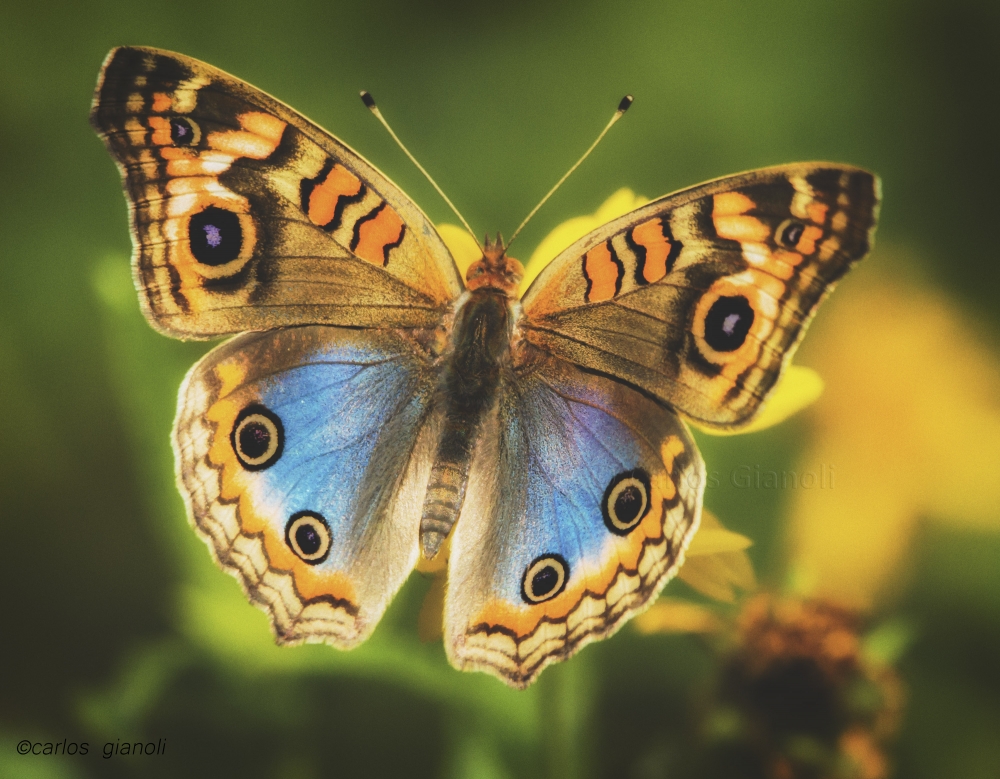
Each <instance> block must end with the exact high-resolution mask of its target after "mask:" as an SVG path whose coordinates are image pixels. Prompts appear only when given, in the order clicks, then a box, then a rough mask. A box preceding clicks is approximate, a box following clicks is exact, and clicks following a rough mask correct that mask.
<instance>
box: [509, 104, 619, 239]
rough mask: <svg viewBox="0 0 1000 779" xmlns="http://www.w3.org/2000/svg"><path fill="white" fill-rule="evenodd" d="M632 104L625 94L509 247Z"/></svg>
mask: <svg viewBox="0 0 1000 779" xmlns="http://www.w3.org/2000/svg"><path fill="white" fill-rule="evenodd" d="M630 105H632V95H625V97H623V98H622V99H621V102H620V103H619V104H618V110H617V111H615V115H614V116H612V117H611V121H610V122H608V124H607V126H605V128H604V129H603V130H601V134H600V135H598V136H597V140H595V141H594V142H593V143H592V144H590V148H589V149H587V151H585V152H584V153H583V156H582V157H581V158H580V159H578V160H577V161H576V164H575V165H574V166H573V167H572V168H570V169H569V170H567V171H566V173H565V175H564V176H563V177H562V178H561V179H559V181H557V182H556V185H555V186H554V187H552V189H550V190H549V192H548V194H547V195H546V196H545V197H543V198H542V201H541V202H540V203H539V204H538V205H537V206H535V207H534V208H533V209H531V213H530V214H528V215H527V216H526V217H524V221H523V222H521V225H520V227H518V228H517V229H516V230H515V231H514V234H513V235H512V236H511V237H510V241H508V243H507V248H510V245H511V244H512V243H514V239H515V238H517V235H518V233H520V232H521V230H523V229H524V226H525V225H526V224H528V222H530V221H531V217H533V216H534V215H535V214H537V213H538V209H539V208H541V207H542V206H544V205H545V202H546V201H547V200H548V199H549V198H550V197H552V196H553V195H554V194H555V192H556V190H557V189H559V187H561V186H562V185H563V182H564V181H565V180H566V179H568V178H569V177H570V175H571V174H572V173H573V171H574V170H576V169H577V168H579V167H580V165H581V163H582V162H583V161H584V160H585V159H587V157H589V156H590V153H591V152H592V151H593V150H594V149H595V148H597V144H599V143H600V142H601V139H602V138H603V137H604V136H605V135H607V134H608V130H610V129H611V128H612V127H613V126H614V124H615V122H617V121H618V120H619V119H621V118H622V117H623V116H624V115H625V112H626V111H628V108H629V106H630Z"/></svg>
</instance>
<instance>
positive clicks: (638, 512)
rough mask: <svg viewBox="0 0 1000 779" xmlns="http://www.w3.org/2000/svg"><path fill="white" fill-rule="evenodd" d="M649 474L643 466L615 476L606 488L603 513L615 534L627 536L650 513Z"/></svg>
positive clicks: (602, 505)
mask: <svg viewBox="0 0 1000 779" xmlns="http://www.w3.org/2000/svg"><path fill="white" fill-rule="evenodd" d="M649 495H650V489H649V474H648V473H646V471H645V470H643V469H642V468H636V469H635V470H632V471H625V472H624V473H619V474H618V475H617V476H615V477H614V478H613V479H612V480H611V482H610V483H609V484H608V488H607V489H606V490H604V499H603V500H602V501H601V513H602V514H603V515H604V524H605V525H607V526H608V530H610V531H611V532H612V533H614V534H615V535H619V536H625V535H628V534H629V533H630V532H632V530H634V529H635V528H636V527H638V525H639V523H640V522H642V520H643V518H644V517H645V516H646V514H648V513H649V505H650V504H649Z"/></svg>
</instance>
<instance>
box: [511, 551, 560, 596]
mask: <svg viewBox="0 0 1000 779" xmlns="http://www.w3.org/2000/svg"><path fill="white" fill-rule="evenodd" d="M568 579H569V565H568V564H567V562H566V559H565V558H564V557H563V556H562V555H559V554H543V555H542V556H541V557H536V558H535V559H534V560H533V561H532V563H531V565H529V566H528V569H527V570H526V571H525V572H524V579H523V580H522V581H521V597H522V598H523V599H524V601H525V603H544V602H545V601H547V600H551V599H552V598H554V597H556V595H558V594H559V593H560V592H562V591H563V590H564V589H566V581H567V580H568Z"/></svg>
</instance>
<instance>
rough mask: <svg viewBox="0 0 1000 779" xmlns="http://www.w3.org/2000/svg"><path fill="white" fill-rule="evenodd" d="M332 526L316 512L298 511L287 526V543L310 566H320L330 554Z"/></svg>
mask: <svg viewBox="0 0 1000 779" xmlns="http://www.w3.org/2000/svg"><path fill="white" fill-rule="evenodd" d="M330 540H331V537H330V526H329V525H327V524H326V520H325V519H323V517H322V516H321V515H320V514H317V513H316V512H315V511H298V512H296V513H295V514H292V516H291V517H290V518H289V519H288V524H287V525H285V543H286V544H288V546H289V548H290V549H291V550H292V551H293V552H295V554H296V556H297V557H298V558H299V559H300V560H302V561H303V562H306V563H309V565H318V564H319V563H321V562H323V561H324V560H325V559H326V557H327V555H328V554H330Z"/></svg>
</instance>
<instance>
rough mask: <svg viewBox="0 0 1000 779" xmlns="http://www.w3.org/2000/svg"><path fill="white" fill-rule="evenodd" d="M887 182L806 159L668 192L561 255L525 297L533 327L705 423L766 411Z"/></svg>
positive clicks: (862, 244) (865, 241) (539, 335)
mask: <svg viewBox="0 0 1000 779" xmlns="http://www.w3.org/2000/svg"><path fill="white" fill-rule="evenodd" d="M878 203H879V182H878V179H877V178H876V177H875V176H873V175H872V174H871V173H868V172H866V171H863V170H859V169H857V168H851V167H846V166H842V165H831V164H825V163H801V164H796V165H786V166H781V167H775V168H767V169H763V170H757V171H752V172H750V173H744V174H741V175H737V176H731V177H727V178H723V179H718V180H716V181H712V182H709V183H707V184H702V185H700V186H696V187H692V188H691V189H687V190H684V191H682V192H678V193H675V194H673V195H668V196H666V197H663V198H660V199H659V200H655V201H653V202H652V203H650V204H648V205H646V206H644V207H642V208H640V209H638V210H636V211H633V212H632V213H630V214H626V215H625V216H623V217H621V218H619V219H616V220H614V221H612V222H609V223H608V224H606V225H605V226H603V227H601V228H600V229H598V230H595V231H594V232H592V233H590V234H589V235H587V236H586V237H584V238H582V239H581V240H579V241H577V242H576V243H575V244H573V245H572V246H570V247H569V248H568V249H567V250H566V251H564V252H563V253H562V254H560V255H559V256H558V257H557V258H556V259H555V260H554V261H553V262H552V263H551V264H550V265H549V266H548V267H547V268H545V270H544V271H542V273H541V274H539V276H538V278H537V279H536V280H535V282H534V283H533V284H532V285H531V287H530V288H529V290H528V291H527V293H526V294H525V296H524V299H523V306H524V313H525V322H524V326H523V333H524V337H525V338H526V339H527V340H528V341H529V342H530V343H532V344H534V345H536V346H537V347H538V348H540V349H542V350H543V351H545V352H548V353H550V354H552V355H555V356H557V357H560V358H562V359H565V360H568V361H570V362H573V363H575V364H577V365H579V366H581V367H583V368H585V369H587V370H590V371H596V372H599V373H601V374H604V375H607V376H611V377H613V378H616V379H618V380H620V381H625V382H627V383H629V384H631V385H633V386H635V387H637V388H639V389H641V390H642V391H643V392H647V393H649V394H650V395H652V396H653V397H655V398H657V399H659V400H661V401H663V402H665V403H668V404H670V405H671V406H672V407H673V408H675V409H677V410H678V411H679V412H681V413H682V414H684V415H685V416H687V417H689V418H692V419H694V420H697V421H698V422H700V423H703V424H706V425H711V426H718V427H731V426H737V425H740V424H742V423H745V422H746V421H748V420H749V419H750V418H752V417H753V415H754V414H755V413H756V412H757V411H758V410H759V409H760V407H761V404H762V402H763V400H764V399H765V398H766V396H767V394H768V392H769V391H770V390H771V388H772V387H773V386H774V384H775V383H776V382H777V380H778V377H779V375H780V372H781V369H782V367H783V366H784V364H785V363H786V361H787V360H788V359H789V357H790V355H791V353H792V351H793V350H794V348H795V346H796V344H797V343H798V341H799V339H800V338H801V337H802V335H803V333H804V330H805V327H806V325H807V324H808V322H809V320H810V318H811V317H812V315H813V313H814V312H815V310H816V307H817V306H818V305H819V303H820V301H821V300H822V299H823V297H824V295H825V294H826V293H827V292H828V291H829V290H830V289H831V288H832V286H833V285H834V284H835V283H836V281H837V280H838V279H840V277H841V276H843V275H844V274H845V273H846V272H847V271H848V269H849V268H850V267H851V265H853V264H854V263H855V262H857V261H858V260H860V259H861V258H862V257H863V256H864V255H865V254H866V253H867V252H868V250H869V248H870V246H871V240H872V233H873V231H874V229H875V221H876V216H877V212H878Z"/></svg>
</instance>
